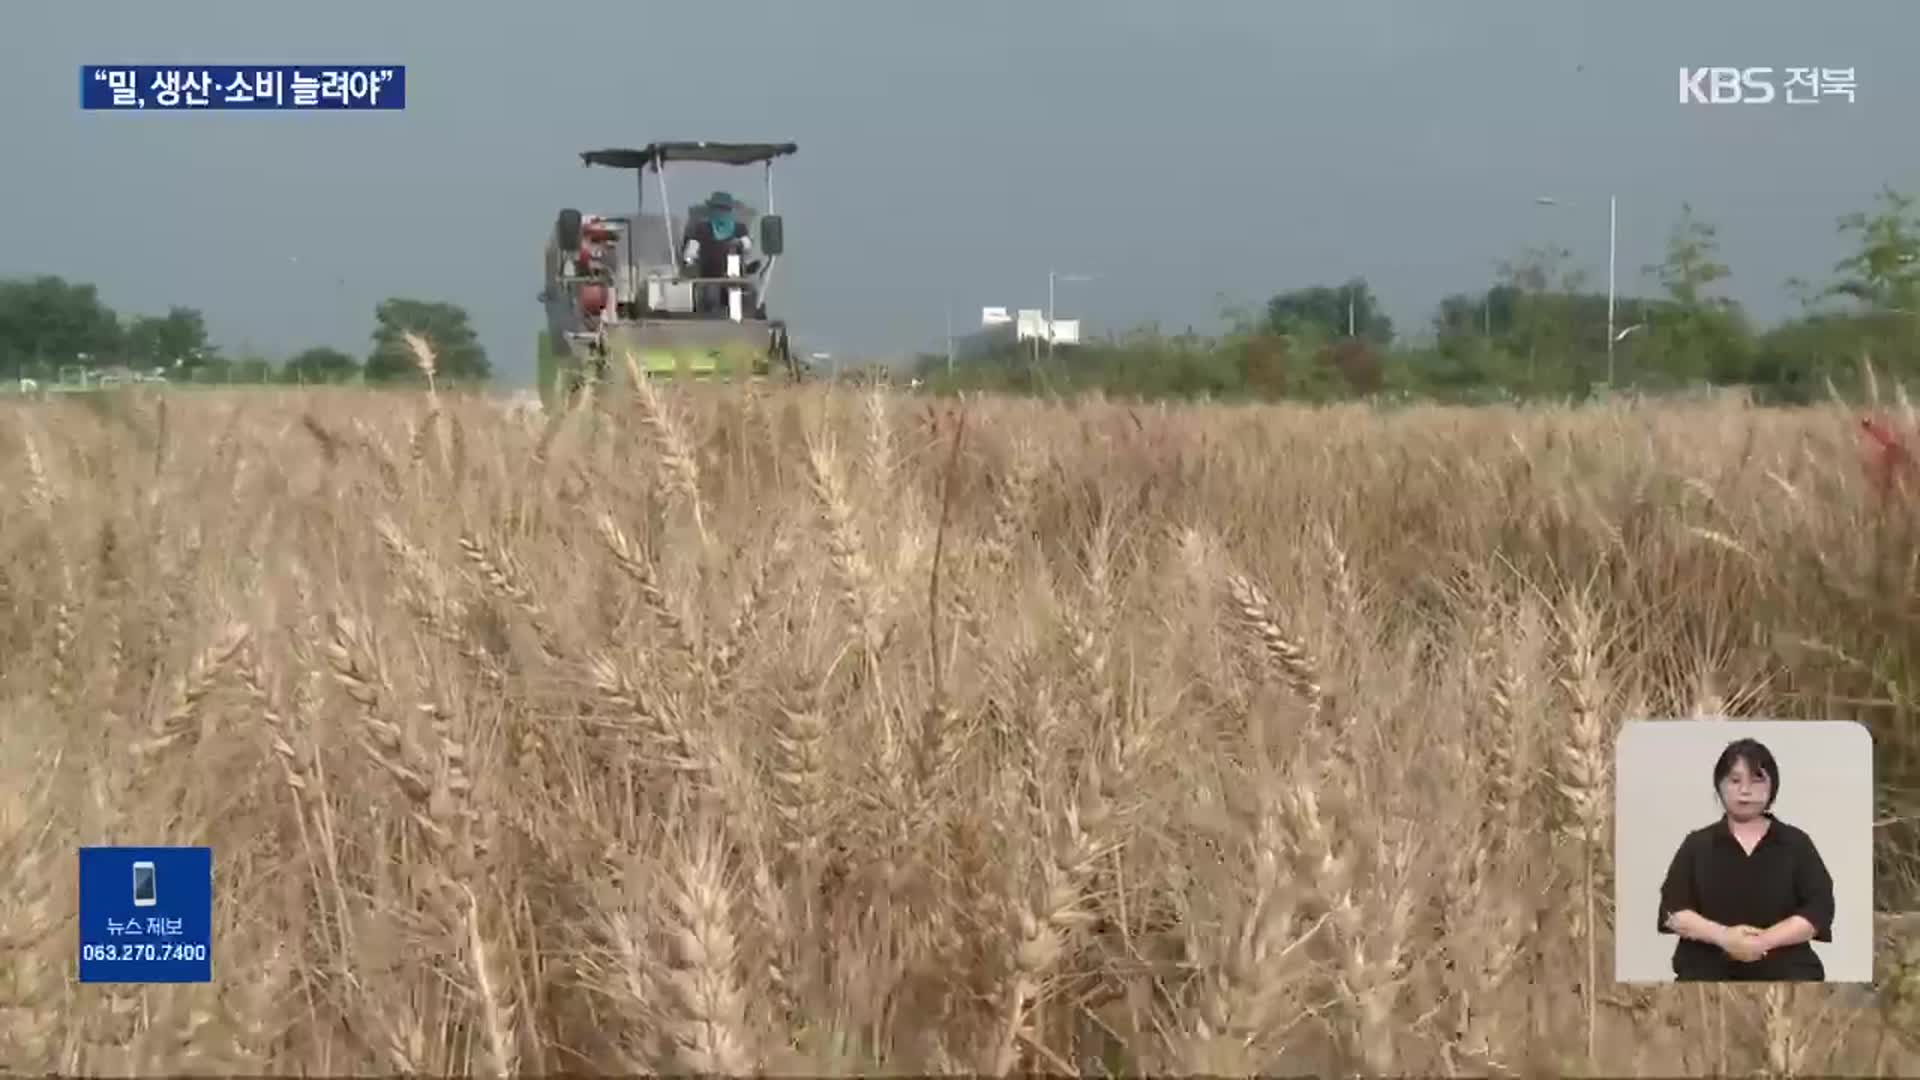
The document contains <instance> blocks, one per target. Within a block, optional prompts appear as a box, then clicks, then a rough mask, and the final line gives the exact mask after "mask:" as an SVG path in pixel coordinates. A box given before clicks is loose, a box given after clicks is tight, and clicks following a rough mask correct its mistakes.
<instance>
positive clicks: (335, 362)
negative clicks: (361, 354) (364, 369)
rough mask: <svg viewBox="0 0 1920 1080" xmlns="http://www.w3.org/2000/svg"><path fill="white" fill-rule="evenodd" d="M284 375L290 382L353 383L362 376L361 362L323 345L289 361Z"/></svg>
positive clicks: (283, 371)
mask: <svg viewBox="0 0 1920 1080" xmlns="http://www.w3.org/2000/svg"><path fill="white" fill-rule="evenodd" d="M282 374H283V376H284V378H285V379H286V381H288V382H297V383H341V382H352V381H353V380H354V379H355V378H357V377H358V376H359V374H360V361H358V360H355V359H354V358H353V357H351V356H348V355H347V354H346V353H343V352H341V351H340V350H339V349H330V348H327V347H326V346H324V345H321V346H317V347H315V348H311V349H307V350H305V351H304V352H301V353H300V354H299V355H297V356H295V357H294V358H293V359H291V360H289V361H287V366H286V367H285V368H284V369H283V370H282Z"/></svg>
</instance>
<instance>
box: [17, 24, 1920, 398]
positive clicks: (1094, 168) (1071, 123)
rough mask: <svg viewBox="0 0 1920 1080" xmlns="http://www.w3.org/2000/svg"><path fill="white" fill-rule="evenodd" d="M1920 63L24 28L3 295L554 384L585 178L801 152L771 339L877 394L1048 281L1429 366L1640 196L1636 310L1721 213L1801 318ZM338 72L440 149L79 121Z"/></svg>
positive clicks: (772, 28)
mask: <svg viewBox="0 0 1920 1080" xmlns="http://www.w3.org/2000/svg"><path fill="white" fill-rule="evenodd" d="M721 11H724V12H725V16H724V24H719V25H717V24H716V22H715V19H716V16H715V15H714V14H711V13H716V12H721ZM715 40H721V41H724V42H726V43H728V44H727V45H726V47H725V48H724V49H723V50H722V53H723V55H724V58H725V61H726V65H725V66H724V67H723V68H721V69H718V70H705V69H703V67H702V65H701V60H702V59H703V58H706V57H710V56H713V55H714V46H713V42H714V41H715ZM1916 42H1920V5H1917V4H1914V3H1911V2H1910V0H1850V2H1848V3H1844V4H1813V3H1807V2H1804V0H1801V2H1787V0H1739V2H1731V0H1696V2H1692V3H1684V4H1677V3H1656V2H1652V0H1615V2H1612V3H1601V2H1587V0H1557V2H1554V3H1537V2H1531V3H1530V2H1517V0H1473V2H1471V3H1468V2H1464V0H1463V2H1455V3H1447V4H1441V3H1436V2H1434V0H1404V2H1398V3H1387V2H1377V0H1342V2H1340V3H1311V4H1310V3H1305V2H1297V0H1244V2H1225V0H1218V2H1213V0H1189V2H1184V3H1177V4H1175V3H1166V2H1164V0H1161V2H1148V0H1086V2H1064V0H1061V2H1043V0H966V2H958V0H955V2H950V3H933V2H930V0H858V2H854V0H844V2H842V0H758V2H755V0H742V2H735V3H729V4H726V5H723V6H722V5H702V4H691V3H684V2H682V3H672V4H668V3H659V2H655V0H626V2H611V0H573V2H569V3H567V4H557V5H545V4H534V3H528V2H518V0H516V2H511V3H509V2H507V0H461V2H458V3H456V2H453V0H407V2H399V0H395V2H390V3H378V4H376V3H371V2H366V0H339V2H334V3H328V4H298V5H296V4H289V3H260V2H240V0H221V2H211V0H175V2H172V3H166V4H151V3H127V2H123V3H106V2H102V0H57V2H56V0H47V2H40V3H30V2H27V0H12V2H10V3H8V5H7V7H6V16H5V20H4V26H3V27H0V109H4V110H5V111H4V116H5V119H6V123H5V125H4V128H0V130H3V131H4V132H5V136H6V141H7V149H8V153H7V154H6V157H5V161H4V164H0V169H4V174H5V176H6V180H5V192H6V197H5V198H4V199H0V274H20V273H36V272H52V273H59V274H63V275H66V276H69V277H71V278H77V279H82V280H88V281H93V282H96V283H98V284H99V286H100V287H101V289H102V291H103V293H104V295H105V297H106V298H107V301H108V302H109V303H110V304H112V305H114V306H115V307H116V308H119V309H121V310H129V311H155V312H157V311H161V310H164V309H165V308H166V307H167V306H168V305H170V304H188V305H192V306H196V307H199V308H201V309H202V310H204V311H205V312H206V314H207V317H208V319H209V322H210V324H211V326H212V327H213V330H214V333H215V335H216V337H217V338H218V340H219V341H220V342H221V343H222V344H223V345H226V346H227V347H229V348H238V347H242V346H251V347H254V348H257V349H261V350H264V351H266V352H268V353H269V354H272V355H275V356H284V355H286V354H288V353H290V352H292V351H295V350H297V349H299V348H302V347H305V346H307V345H310V344H332V345H335V346H338V347H342V348H346V349H349V350H350V351H352V352H355V353H363V352H364V351H365V348H366V341H367V335H368V333H369V331H370V328H371V320H372V310H373V306H374V304H375V303H377V302H378V301H379V300H380V299H381V298H383V297H385V296H389V295H394V294H402V295H411V296H418V297H422V298H431V299H443V300H450V301H454V302H457V303H460V304H462V305H464V306H465V307H466V308H467V309H468V310H469V311H471V312H472V313H473V316H474V320H475V323H476V325H477V327H478V329H479V330H480V333H481V336H482V339H483V342H484V344H485V345H486V346H487V347H488V349H489V352H490V353H491V354H492V355H493V357H494V360H495V364H496V367H497V368H498V369H500V370H501V371H502V372H503V374H506V375H508V376H509V377H511V378H515V379H526V378H528V377H529V376H530V369H531V355H530V354H531V351H532V340H533V337H534V335H535V333H536V332H537V330H538V328H539V326H540V311H539V308H538V305H537V304H536V303H535V300H534V295H535V293H536V291H537V290H538V288H539V252H540V246H541V243H542V241H543V238H544V236H545V233H546V230H547V229H548V227H549V226H550V224H551V222H552V219H553V215H554V212H555V211H556V210H557V209H558V208H559V207H561V206H565V205H579V206H582V207H583V208H587V209H624V208H626V207H627V206H628V205H630V202H631V198H632V192H631V189H630V185H629V177H628V176H627V175H626V174H622V173H617V172H612V171H607V170H591V171H589V170H586V169H584V168H583V167H582V166H581V165H580V164H579V159H578V157H577V153H578V152H579V151H580V150H584V149H588V148H592V147H598V146H605V145H629V144H631V145H638V144H642V143H645V142H647V141H650V140H654V139H669V138H710V139H751V140H760V139H768V140H793V141H796V142H798V143H799V144H800V152H799V154H798V155H796V156H795V157H794V158H791V159H789V160H788V161H787V162H785V163H784V166H783V171H780V172H778V173H776V176H777V183H778V198H779V202H780V209H781V210H782V211H783V212H784V213H785V215H786V216H787V218H788V245H789V249H790V258H789V260H788V261H787V263H786V264H785V265H784V266H783V268H782V276H781V279H780V281H779V284H778V285H777V286H776V292H775V299H776V301H777V303H776V306H777V307H779V308H781V309H782V311H783V313H784V314H786V315H787V316H788V317H789V318H790V319H791V320H792V321H793V323H794V324H795V327H796V331H795V333H796V338H797V339H798V340H799V341H800V343H801V344H802V345H803V346H806V347H812V348H830V349H834V350H836V351H838V352H840V353H842V354H852V353H893V352H905V351H911V350H916V349H921V348H937V347H938V345H939V342H940V339H941V337H942V335H943V333H944V314H943V312H944V310H945V307H946V305H947V304H948V303H951V304H952V305H953V309H954V312H955V317H956V322H957V323H958V324H960V326H961V327H962V328H966V327H968V326H970V325H971V324H972V323H973V321H974V320H976V319H977V318H978V310H979V308H980V306H982V305H987V304H996V305H1007V306H1016V307H1017V306H1040V305H1041V304H1043V303H1044V301H1045V292H1046V273H1047V269H1048V267H1049V266H1050V265H1052V266H1056V267H1058V268H1060V269H1062V270H1073V271H1081V272H1089V273H1094V274H1098V275H1099V276H1100V277H1099V280H1098V281H1095V282H1091V283H1087V284H1076V285H1071V286H1063V288H1062V292H1061V307H1062V315H1079V316H1082V317H1084V318H1086V319H1087V320H1088V321H1089V323H1090V325H1091V328H1092V329H1095V330H1100V329H1111V328H1119V327H1124V326H1127V325H1132V324H1137V323H1140V322H1145V321H1150V320H1157V321H1159V322H1160V323H1161V324H1162V325H1163V326H1167V327H1169V328H1177V327H1180V326H1184V325H1186V324H1189V323H1192V324H1195V325H1198V326H1201V327H1210V326H1213V325H1216V324H1217V319H1218V312H1219V310H1220V307H1221V300H1220V298H1221V297H1222V295H1225V296H1227V297H1229V298H1234V299H1238V300H1242V301H1257V300H1261V299H1264V298H1265V297H1266V296H1268V295H1271V294H1272V293H1274V292H1276V291H1280V290H1283V289H1288V288H1294V287H1300V286H1304V285H1311V284H1315V283H1322V282H1326V283H1331V282H1336V281H1339V280H1341V279H1344V278H1346V277H1348V276H1350V275H1356V274H1359V275H1365V276H1366V277H1367V278H1368V279H1369V280H1370V281H1372V282H1373V283H1374V286H1375V288H1376V290H1377V291H1378V292H1379V293H1380V295H1381V296H1382V298H1383V300H1384V301H1385V303H1386V305H1387V308H1388V311H1389V313H1390V314H1392V315H1393V316H1394V318H1395V319H1396V321H1398V322H1399V323H1401V324H1402V326H1403V327H1404V326H1407V325H1408V324H1412V323H1419V324H1424V323H1425V322H1426V320H1427V319H1428V317H1429V316H1430V314H1431V312H1432V309H1433V306H1434V305H1435V303H1436V302H1437V301H1438V300H1439V299H1440V297H1441V296H1442V295H1444V294H1445V293H1447V292H1450V291H1456V290H1471V289H1476V288H1478V287H1480V286H1481V285H1483V284H1484V283H1485V282H1486V281H1487V279H1488V277H1489V275H1490V274H1491V272H1492V267H1493V264H1494V262H1495V260H1497V259H1499V258H1502V257H1505V256H1511V255H1513V254H1515V253H1517V252H1518V251H1519V250H1520V249H1522V248H1524V247H1526V246H1528V245H1533V244H1542V243H1556V244H1564V245H1567V246H1570V247H1572V248H1574V249H1575V250H1576V252H1577V254H1578V257H1579V259H1580V261H1581V263H1582V264H1583V265H1584V266H1585V267H1586V268H1587V269H1588V272H1589V273H1590V274H1591V275H1592V277H1591V280H1593V281H1594V282H1596V283H1604V280H1605V259H1606V227H1607V219H1606V197H1607V195H1608V194H1609V193H1617V195H1618V196H1619V198H1620V207H1621V209H1620V256H1619V265H1620V268H1621V275H1622V276H1621V288H1622V290H1623V291H1630V290H1632V289H1634V288H1644V287H1646V282H1645V279H1644V278H1643V277H1642V276H1641V275H1640V273H1639V269H1640V267H1641V266H1642V265H1644V264H1646V263H1648V262H1651V261H1654V260H1655V259H1656V258H1657V257H1658V254H1659V248H1660V246H1661V244H1662V242H1663V239H1664V235H1665V232H1666V229H1667V228H1668V226H1669V225H1670V223H1671V221H1672V219H1673V216H1674V214H1675V213H1676V211H1677V210H1678V208H1679V205H1680V203H1681V202H1682V201H1683V200H1684V201H1690V202H1692V203H1693V204H1694V206H1695V207H1696V209H1697V210H1698V211H1699V212H1700V213H1701V214H1702V215H1703V216H1705V217H1706V218H1707V219H1708V220H1711V221H1713V222H1715V223H1717V224H1718V225H1720V227H1721V229H1722V234H1723V242H1724V255H1725V258H1726V260H1727V261H1728V262H1730V263H1731V264H1732V266H1733V268H1734V281H1733V283H1732V290H1731V291H1733V292H1734V293H1735V294H1736V295H1737V296H1738V297H1739V298H1740V299H1741V300H1743V301H1745V302H1746V303H1747V304H1748V305H1749V306H1750V307H1751V308H1753V310H1754V311H1755V312H1756V313H1757V314H1759V315H1761V316H1763V317H1776V316H1779V315H1783V314H1787V313H1789V312H1790V311H1791V310H1792V307H1791V301H1790V300H1789V298H1788V297H1787V295H1786V294H1785V292H1784V291H1783V289H1782V283H1783V281H1784V280H1785V279H1786V278H1788V277H1789V276H1791V275H1795V274H1803V275H1810V276H1814V277H1819V276H1821V275H1823V274H1824V273H1825V272H1826V271H1827V270H1828V269H1829V268H1830V266H1831V264H1832V263H1833V261H1834V260H1835V259H1836V258H1838V257H1840V255H1841V254H1842V251H1841V248H1840V246H1839V241H1838V239H1837V238H1836V237H1835V235H1834V231H1833V219H1834V218H1835V217H1836V216H1837V215H1839V214H1842V213H1845V212H1847V211H1849V210H1854V209H1861V208H1865V207H1866V206H1867V205H1868V203H1869V202H1870V200H1871V198H1872V195H1873V193H1874V192H1875V191H1876V190H1877V189H1879V188H1880V187H1881V186H1883V185H1886V184H1892V185H1894V186H1896V187H1899V188H1902V189H1905V190H1909V191H1916V190H1920V129H1916V127H1915V121H1914V116H1915V108H1916V105H1920V74H1916V73H1915V70H1914V67H1915V65H1914V64H1913V61H1912V55H1911V54H1912V51H1913V48H1914V46H1915V43H1916ZM327 61H346V62H353V61H358V62H374V61H380V62H398V63H404V64H406V65H407V67H408V82H409V87H408V95H409V107H408V109H407V110H406V111H405V112H402V113H381V114H370V113H361V114H324V113H316V114H306V115H294V114H288V113H207V114H201V115H178V114H175V115H155V114H153V113H152V112H151V111H149V112H146V113H143V114H139V115H114V114H104V113H83V112H81V111H80V109H79V106H78V102H77V100H76V92H75V74H76V70H77V68H78V66H79V65H81V64H86V63H135V62H149V63H172V62H181V63H187V62H197V63H222V62H229V63H253V62H260V63H271V62H286V63H291V62H312V63H319V62H327ZM1683 64H1732V65H1739V66H1751V65H1768V66H1773V67H1776V68H1784V67H1788V66H1807V65H1817V66H1831V67H1853V68H1855V69H1856V73H1857V75H1858V81H1859V93H1858V100H1857V102H1856V103H1854V104H1851V105H1849V104H1847V103H1845V102H1844V101H1828V102H1825V103H1823V104H1820V105H1817V106H1812V107H1804V108H1803V107H1789V106H1785V105H1774V106H1755V107H1745V108H1731V107H1718V108H1716V107H1700V106H1692V107H1686V106H1682V105H1680V104H1679V103H1678V101H1677V96H1678V68H1679V67H1680V66H1681V65H1683ZM758 179H759V178H758V175H757V173H742V174H739V175H736V176H733V177H723V176H715V175H713V174H711V173H706V172H699V173H692V174H688V175H686V176H684V177H682V178H681V182H680V184H679V186H678V190H676V192H675V195H676V202H680V203H682V204H684V203H687V202H691V201H693V198H694V197H695V196H696V195H697V194H699V193H700V192H701V191H703V190H706V189H709V188H711V187H714V186H719V185H722V184H725V185H729V186H732V187H735V188H739V189H744V190H742V191H740V193H741V194H749V193H751V192H753V191H754V190H755V187H756V185H757V184H758ZM1542 195H1550V196H1554V197H1557V198H1558V199H1559V200H1560V201H1561V203H1562V205H1561V206H1559V207H1556V208H1544V207H1540V206H1538V205H1536V204H1535V201H1534V200H1535V199H1536V197H1538V196H1542Z"/></svg>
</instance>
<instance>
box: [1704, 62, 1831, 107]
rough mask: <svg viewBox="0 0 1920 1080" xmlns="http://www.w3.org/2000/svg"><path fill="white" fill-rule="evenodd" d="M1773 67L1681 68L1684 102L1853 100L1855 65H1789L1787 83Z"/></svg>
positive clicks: (1763, 103)
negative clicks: (1777, 78) (1835, 98)
mask: <svg viewBox="0 0 1920 1080" xmlns="http://www.w3.org/2000/svg"><path fill="white" fill-rule="evenodd" d="M1774 71H1775V69H1774V68H1770V67H1750V68H1736V67H1700V68H1684V67H1683V68H1681V69H1680V104H1682V105H1770V104H1772V103H1773V102H1775V101H1782V100H1784V101H1785V102H1786V103H1787V104H1789V105H1812V104H1815V103H1817V102H1818V101H1819V100H1820V99H1821V98H1823V97H1844V98H1846V99H1847V100H1848V101H1852V100H1853V90H1854V70H1853V69H1852V68H1787V69H1786V72H1787V79H1786V82H1785V84H1784V85H1780V84H1778V83H1776V81H1775V78H1774Z"/></svg>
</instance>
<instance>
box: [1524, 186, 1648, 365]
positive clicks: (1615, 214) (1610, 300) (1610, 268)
mask: <svg viewBox="0 0 1920 1080" xmlns="http://www.w3.org/2000/svg"><path fill="white" fill-rule="evenodd" d="M1534 202H1536V203H1539V204H1540V205H1541V206H1558V205H1560V200H1558V199H1555V198H1553V197H1552V196H1550V195H1542V196H1540V197H1539V198H1537V199H1535V200H1534ZM1619 233H1620V206H1619V200H1618V199H1617V198H1616V197H1615V196H1612V195H1609V196H1607V385H1608V386H1609V387H1611V386H1612V385H1613V346H1614V343H1615V342H1617V341H1619V340H1620V338H1622V337H1625V336H1626V335H1625V334H1620V335H1618V336H1616V335H1615V334H1614V332H1613V305H1614V264H1615V262H1616V261H1617V256H1618V254H1619V250H1620V247H1619V242H1618V240H1619Z"/></svg>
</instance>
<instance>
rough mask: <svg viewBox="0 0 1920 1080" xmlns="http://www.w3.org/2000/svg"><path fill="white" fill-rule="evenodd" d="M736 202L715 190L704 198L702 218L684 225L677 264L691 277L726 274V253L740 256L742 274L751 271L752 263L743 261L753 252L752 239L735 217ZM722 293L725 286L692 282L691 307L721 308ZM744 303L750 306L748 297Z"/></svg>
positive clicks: (718, 276)
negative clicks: (684, 235) (692, 296)
mask: <svg viewBox="0 0 1920 1080" xmlns="http://www.w3.org/2000/svg"><path fill="white" fill-rule="evenodd" d="M736 205H737V204H736V203H735V202H734V201H733V196H731V195H729V194H727V193H726V192H724V191H716V192H714V193H713V194H712V195H710V196H708V198H707V202H706V209H707V213H706V215H705V217H703V218H702V219H701V220H699V221H696V222H693V223H692V224H690V225H689V226H688V227H687V242H686V244H685V245H684V246H683V247H682V249H681V252H680V264H681V266H682V267H683V268H684V269H686V270H690V271H692V272H693V273H692V276H694V277H701V278H723V277H726V276H727V256H729V255H739V256H740V259H741V268H740V272H741V273H742V274H751V273H753V271H754V269H755V264H751V263H748V262H747V261H746V260H747V256H749V255H751V254H752V253H753V238H752V237H751V236H749V235H748V234H747V230H746V229H744V228H742V227H741V225H740V222H739V219H738V218H737V217H735V215H734V208H735V206H736ZM726 296H727V286H725V285H711V284H696V285H695V286H694V297H695V300H694V307H695V308H696V309H697V310H700V311H712V310H716V309H722V308H725V307H726ZM747 306H748V307H749V308H751V307H752V306H753V305H752V302H751V300H749V301H748V305H747Z"/></svg>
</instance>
